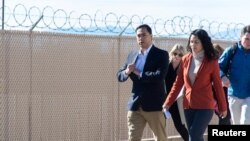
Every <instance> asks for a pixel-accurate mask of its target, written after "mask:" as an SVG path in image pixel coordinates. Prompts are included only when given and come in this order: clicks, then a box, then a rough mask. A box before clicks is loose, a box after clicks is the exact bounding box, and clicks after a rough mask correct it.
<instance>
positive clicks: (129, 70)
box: [125, 64, 135, 75]
mask: <svg viewBox="0 0 250 141" xmlns="http://www.w3.org/2000/svg"><path fill="white" fill-rule="evenodd" d="M134 70H135V64H128V66H127V68H126V70H125V73H126V74H127V75H129V74H130V73H131V72H133V71H134Z"/></svg>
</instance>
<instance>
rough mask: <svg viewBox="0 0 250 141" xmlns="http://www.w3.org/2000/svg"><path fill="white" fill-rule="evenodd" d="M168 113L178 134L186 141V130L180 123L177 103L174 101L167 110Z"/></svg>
mask: <svg viewBox="0 0 250 141" xmlns="http://www.w3.org/2000/svg"><path fill="white" fill-rule="evenodd" d="M169 112H170V113H171V116H172V119H173V122H174V126H175V128H176V130H177V131H178V132H179V134H180V135H181V137H182V138H183V140H184V141H188V140H189V135H188V130H187V128H186V127H185V125H184V124H182V122H181V116H180V113H179V109H178V104H177V101H175V102H174V104H173V105H172V106H171V107H170V108H169Z"/></svg>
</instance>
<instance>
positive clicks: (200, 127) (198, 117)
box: [184, 109, 214, 141]
mask: <svg viewBox="0 0 250 141" xmlns="http://www.w3.org/2000/svg"><path fill="white" fill-rule="evenodd" d="M184 114H185V118H186V122H187V127H188V132H189V141H204V138H203V135H204V133H205V131H206V129H207V127H208V124H209V123H210V121H211V120H212V118H213V114H214V110H213V109H185V110H184Z"/></svg>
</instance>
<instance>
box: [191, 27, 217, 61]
mask: <svg viewBox="0 0 250 141" xmlns="http://www.w3.org/2000/svg"><path fill="white" fill-rule="evenodd" d="M192 35H194V36H196V37H197V38H198V39H200V41H201V44H202V46H203V50H204V53H205V56H206V57H207V58H208V59H209V60H210V59H217V58H218V56H217V55H216V52H215V50H214V47H213V43H212V41H211V38H210V37H209V35H208V34H207V32H206V31H205V30H204V29H196V30H194V31H192V32H191V34H190V36H189V39H188V44H187V51H189V52H192V49H191V47H190V38H191V36H192Z"/></svg>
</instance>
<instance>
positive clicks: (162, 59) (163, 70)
mask: <svg viewBox="0 0 250 141" xmlns="http://www.w3.org/2000/svg"><path fill="white" fill-rule="evenodd" d="M137 56H138V51H132V52H130V53H129V55H128V57H127V60H126V62H125V64H124V65H123V66H122V67H121V68H120V69H119V70H118V72H117V78H118V81H119V82H124V81H126V80H127V79H128V78H130V79H131V80H132V81H133V85H132V94H131V96H130V98H129V101H128V109H129V110H131V111H136V110H138V108H139V107H140V106H141V108H142V109H143V110H144V111H161V110H162V104H163V102H164V100H165V98H166V88H165V81H164V79H165V76H166V74H167V70H168V64H169V55H168V52H167V51H164V50H162V49H159V48H157V47H155V46H154V45H153V46H152V48H151V50H150V51H149V53H148V56H147V58H146V62H145V66H144V70H143V72H142V76H141V78H139V77H138V76H137V75H135V74H134V73H131V74H130V75H129V76H127V75H126V74H125V70H126V68H127V65H128V64H131V63H134V62H135V60H136V58H137Z"/></svg>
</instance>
